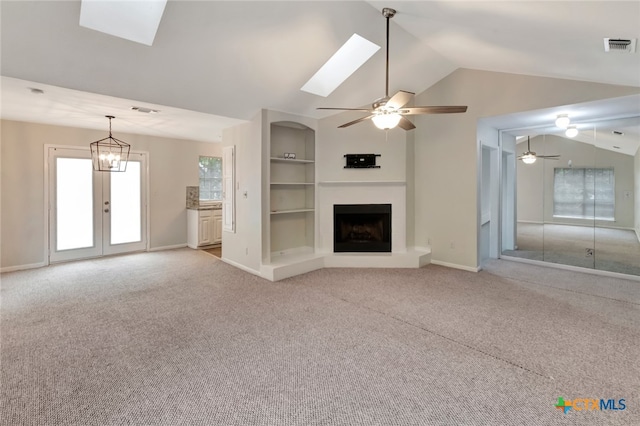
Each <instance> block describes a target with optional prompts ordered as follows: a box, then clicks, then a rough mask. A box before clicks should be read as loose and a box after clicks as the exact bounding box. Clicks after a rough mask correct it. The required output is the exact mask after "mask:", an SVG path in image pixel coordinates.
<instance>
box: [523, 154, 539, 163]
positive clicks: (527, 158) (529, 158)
mask: <svg viewBox="0 0 640 426" xmlns="http://www.w3.org/2000/svg"><path fill="white" fill-rule="evenodd" d="M521 160H522V162H523V163H524V164H533V163H535V162H536V156H535V154H531V153H528V154H525V155H523V156H522V158H521Z"/></svg>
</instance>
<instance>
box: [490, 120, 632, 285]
mask: <svg viewBox="0 0 640 426" xmlns="http://www.w3.org/2000/svg"><path fill="white" fill-rule="evenodd" d="M638 129H640V122H639V119H638V118H637V117H636V118H631V119H624V120H607V121H601V122H596V123H594V124H589V125H584V124H583V125H580V126H578V128H577V131H578V132H577V134H575V135H573V136H571V135H569V136H568V135H567V133H566V131H565V130H564V129H556V130H553V129H544V131H540V130H539V131H535V130H523V131H521V132H520V134H517V135H516V134H513V135H506V137H505V144H504V146H505V151H506V153H507V154H509V155H506V154H503V165H502V166H503V167H502V169H503V176H502V180H503V182H502V188H503V190H502V200H503V206H502V220H503V223H502V255H503V257H509V256H511V257H519V258H526V259H530V260H537V261H544V262H551V263H558V264H563V265H570V266H578V267H583V268H591V269H599V270H604V271H610V272H618V273H624V274H631V275H640V188H638V186H639V185H640V154H639V153H638V145H640V133H639V132H638ZM509 161H511V162H515V166H514V165H513V164H509ZM510 170H512V171H511V172H510ZM512 179H513V180H515V185H514V184H509V182H510V181H511V180H512ZM511 210H512V211H511Z"/></svg>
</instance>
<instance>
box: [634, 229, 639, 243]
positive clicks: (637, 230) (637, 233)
mask: <svg viewBox="0 0 640 426" xmlns="http://www.w3.org/2000/svg"><path fill="white" fill-rule="evenodd" d="M634 231H636V238H638V242H639V243H640V229H638V228H636V229H634Z"/></svg>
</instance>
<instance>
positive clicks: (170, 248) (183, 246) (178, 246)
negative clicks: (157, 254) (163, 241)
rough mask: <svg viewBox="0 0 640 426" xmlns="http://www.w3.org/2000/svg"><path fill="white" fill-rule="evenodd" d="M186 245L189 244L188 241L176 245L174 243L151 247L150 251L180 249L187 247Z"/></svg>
mask: <svg viewBox="0 0 640 426" xmlns="http://www.w3.org/2000/svg"><path fill="white" fill-rule="evenodd" d="M186 246H187V243H184V244H175V245H172V246H160V247H153V248H150V249H149V250H148V251H162V250H175V249H179V248H185V247H186Z"/></svg>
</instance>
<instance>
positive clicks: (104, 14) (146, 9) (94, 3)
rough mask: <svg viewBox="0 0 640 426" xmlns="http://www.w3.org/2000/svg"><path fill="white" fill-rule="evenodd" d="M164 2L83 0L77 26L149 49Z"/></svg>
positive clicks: (161, 0)
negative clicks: (144, 45)
mask: <svg viewBox="0 0 640 426" xmlns="http://www.w3.org/2000/svg"><path fill="white" fill-rule="evenodd" d="M166 4H167V0H146V1H105V0H82V5H81V6H80V26H81V27H85V28H89V29H92V30H96V31H100V32H102V33H106V34H109V35H112V36H116V37H120V38H124V39H126V40H131V41H135V42H136V43H141V44H146V45H147V46H151V45H152V44H153V39H154V38H155V37H156V32H157V31H158V26H159V25H160V19H162V14H163V12H164V7H165V6H166Z"/></svg>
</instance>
